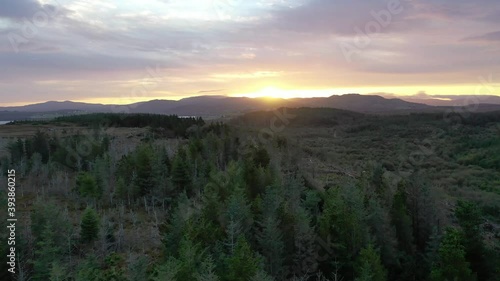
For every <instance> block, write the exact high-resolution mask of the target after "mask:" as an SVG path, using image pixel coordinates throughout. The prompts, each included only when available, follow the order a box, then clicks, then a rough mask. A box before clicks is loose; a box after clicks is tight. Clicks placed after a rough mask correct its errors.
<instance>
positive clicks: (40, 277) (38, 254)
mask: <svg viewBox="0 0 500 281" xmlns="http://www.w3.org/2000/svg"><path fill="white" fill-rule="evenodd" d="M54 237H55V234H54V229H53V227H52V225H51V224H46V225H45V228H44V230H43V232H42V233H41V235H40V239H39V241H38V242H37V245H36V250H35V259H34V261H33V269H34V274H33V280H35V281H46V280H49V278H50V273H51V270H52V265H53V263H54V262H57V261H58V259H59V253H60V248H59V247H57V246H56V245H55V243H54Z"/></svg>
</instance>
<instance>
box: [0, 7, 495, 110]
mask: <svg viewBox="0 0 500 281" xmlns="http://www.w3.org/2000/svg"><path fill="white" fill-rule="evenodd" d="M346 93H361V94H369V93H386V94H389V95H391V94H393V95H414V94H417V93H420V94H422V93H427V94H429V95H456V94H482V95H486V94H488V95H500V1H498V0H477V1H465V0H434V1H430V0H413V1H408V0H401V1H398V0H387V1H378V0H373V1H367V0H354V1H352V0H351V1H347V0H344V1H340V0H338V1H335V0H292V1H285V0H281V1H280V0H266V1H259V0H254V1H243V0H205V1H203V0H198V1H195V0H163V1H161V0H141V1H127V0H120V1H118V0H115V1H97V0H85V1H83V0H82V1H70V0H58V1H51V0H47V1H42V0H40V1H37V0H0V105H2V106H5V105H22V104H27V103H33V102H44V101H48V100H74V101H86V102H100V103H114V104H125V103H131V102H137V101H142V100H151V99H179V98H183V97H188V96H197V95H229V96H252V97H255V96H267V95H270V96H278V97H295V96H297V97H311V96H330V95H333V94H346Z"/></svg>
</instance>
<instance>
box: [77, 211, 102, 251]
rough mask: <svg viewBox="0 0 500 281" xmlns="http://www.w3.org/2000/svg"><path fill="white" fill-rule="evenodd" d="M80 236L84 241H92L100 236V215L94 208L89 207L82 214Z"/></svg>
mask: <svg viewBox="0 0 500 281" xmlns="http://www.w3.org/2000/svg"><path fill="white" fill-rule="evenodd" d="M80 228H81V232H80V238H81V240H82V242H84V243H88V242H92V241H94V240H95V239H97V237H98V236H99V217H98V215H97V213H96V211H94V209H92V208H87V209H86V210H85V211H84V213H83V216H82V222H81V224H80Z"/></svg>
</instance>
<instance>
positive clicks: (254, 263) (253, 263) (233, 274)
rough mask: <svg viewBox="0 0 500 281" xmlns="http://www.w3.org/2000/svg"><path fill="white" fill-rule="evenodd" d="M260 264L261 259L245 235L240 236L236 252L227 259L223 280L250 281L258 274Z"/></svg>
mask: <svg viewBox="0 0 500 281" xmlns="http://www.w3.org/2000/svg"><path fill="white" fill-rule="evenodd" d="M260 264H261V259H260V258H258V257H257V256H256V255H255V253H254V252H253V251H252V249H251V248H250V245H249V244H248V242H247V241H246V239H245V238H244V237H243V235H240V236H239V237H238V240H237V242H236V245H235V249H234V252H233V253H232V254H231V255H229V256H228V257H227V258H226V259H225V270H224V276H223V278H222V280H224V281H246V280H249V279H250V278H252V277H253V276H255V275H256V274H257V272H258V271H259V268H260Z"/></svg>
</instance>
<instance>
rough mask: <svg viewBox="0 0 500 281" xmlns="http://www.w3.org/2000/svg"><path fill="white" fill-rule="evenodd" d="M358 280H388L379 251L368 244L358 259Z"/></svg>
mask: <svg viewBox="0 0 500 281" xmlns="http://www.w3.org/2000/svg"><path fill="white" fill-rule="evenodd" d="M355 269H356V272H357V275H358V278H357V279H356V280H357V281H361V280H363V281H365V280H366V281H368V280H370V281H386V280H387V271H386V269H385V268H384V266H383V265H382V262H381V260H380V255H379V253H378V252H377V251H376V250H375V249H374V248H373V246H372V245H371V244H368V246H367V247H366V248H363V249H362V250H361V252H360V254H359V257H358V258H357V261H356V268H355Z"/></svg>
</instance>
